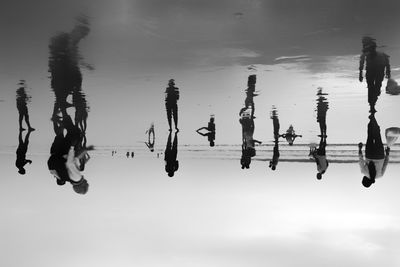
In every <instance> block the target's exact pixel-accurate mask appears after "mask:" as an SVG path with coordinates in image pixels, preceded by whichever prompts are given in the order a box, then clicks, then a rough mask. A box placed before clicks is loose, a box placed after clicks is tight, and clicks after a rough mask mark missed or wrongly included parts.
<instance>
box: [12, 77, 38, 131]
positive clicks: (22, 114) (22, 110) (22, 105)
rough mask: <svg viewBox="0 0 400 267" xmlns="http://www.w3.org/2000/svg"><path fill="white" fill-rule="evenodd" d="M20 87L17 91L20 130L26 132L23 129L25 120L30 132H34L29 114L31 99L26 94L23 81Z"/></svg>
mask: <svg viewBox="0 0 400 267" xmlns="http://www.w3.org/2000/svg"><path fill="white" fill-rule="evenodd" d="M18 85H19V86H20V87H19V88H18V89H17V98H16V101H17V109H18V113H19V120H18V122H19V130H20V131H23V130H25V129H24V128H23V127H22V121H23V120H24V119H25V123H26V125H27V126H28V130H29V131H34V130H35V129H34V128H32V127H31V123H30V122H29V113H28V102H29V100H30V97H29V96H28V95H27V94H26V91H25V87H26V85H25V81H24V80H21V81H20V82H19V84H18Z"/></svg>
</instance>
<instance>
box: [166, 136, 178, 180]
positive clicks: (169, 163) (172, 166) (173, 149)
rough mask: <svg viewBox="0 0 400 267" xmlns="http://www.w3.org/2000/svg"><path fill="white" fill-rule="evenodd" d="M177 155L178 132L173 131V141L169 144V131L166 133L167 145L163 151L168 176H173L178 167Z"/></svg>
mask: <svg viewBox="0 0 400 267" xmlns="http://www.w3.org/2000/svg"><path fill="white" fill-rule="evenodd" d="M177 156H178V133H175V136H174V142H173V143H172V144H171V133H169V135H168V140H167V146H166V148H165V153H164V161H165V171H166V172H167V173H168V176H169V177H173V176H174V173H175V172H176V171H177V170H178V169H179V161H178V160H177V159H176V158H177Z"/></svg>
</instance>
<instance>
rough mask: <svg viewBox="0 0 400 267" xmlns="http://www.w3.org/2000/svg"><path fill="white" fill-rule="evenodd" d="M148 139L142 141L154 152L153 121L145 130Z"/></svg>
mask: <svg viewBox="0 0 400 267" xmlns="http://www.w3.org/2000/svg"><path fill="white" fill-rule="evenodd" d="M146 134H147V137H148V140H147V142H144V143H145V144H146V146H147V147H148V148H149V149H150V152H154V143H155V140H156V135H155V133H154V123H152V124H151V125H150V128H149V129H148V130H147V131H146Z"/></svg>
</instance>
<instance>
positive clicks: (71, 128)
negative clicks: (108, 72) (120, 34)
mask: <svg viewBox="0 0 400 267" xmlns="http://www.w3.org/2000/svg"><path fill="white" fill-rule="evenodd" d="M88 33H89V23H88V21H87V19H86V18H84V17H81V18H79V19H78V20H77V24H76V26H75V28H74V29H73V30H72V32H71V33H61V34H59V35H57V36H56V37H54V38H52V39H51V43H50V46H49V48H50V59H49V71H50V73H51V88H52V89H53V91H54V94H55V103H54V108H53V114H52V121H53V129H54V133H55V135H56V136H55V138H54V141H53V144H52V146H51V149H50V154H51V155H50V158H49V160H48V162H47V164H48V168H49V170H50V173H52V174H53V176H54V177H55V178H56V181H57V184H58V185H64V184H65V183H66V182H69V183H70V184H71V185H72V188H73V190H74V191H75V192H76V193H79V194H86V193H87V191H88V188H89V184H88V182H87V180H86V179H85V177H84V176H83V175H82V174H81V172H82V171H83V170H84V168H85V164H86V163H87V161H88V160H89V159H90V156H89V154H88V151H90V150H93V146H87V145H86V143H87V140H86V128H87V117H88V116H87V115H88V110H89V107H88V105H87V102H86V99H85V95H84V94H83V93H82V74H81V71H80V67H79V64H80V65H85V63H83V61H82V57H81V56H80V55H79V51H78V44H79V42H80V40H82V39H83V38H84V37H85V36H86V35H87V34H88ZM86 67H88V65H86ZM88 68H89V69H92V67H90V66H89V67H88ZM69 96H71V97H72V103H68V102H67V98H68V97H69ZM71 107H73V108H75V119H74V122H75V124H74V122H73V121H72V118H71V116H70V115H69V114H68V111H67V109H69V108H71ZM64 132H66V134H65V135H64Z"/></svg>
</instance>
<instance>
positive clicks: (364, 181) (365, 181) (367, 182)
mask: <svg viewBox="0 0 400 267" xmlns="http://www.w3.org/2000/svg"><path fill="white" fill-rule="evenodd" d="M373 183H375V179H370V178H368V177H367V176H364V177H363V179H362V185H363V186H364V187H366V188H368V187H370V186H371V185H372V184H373Z"/></svg>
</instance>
